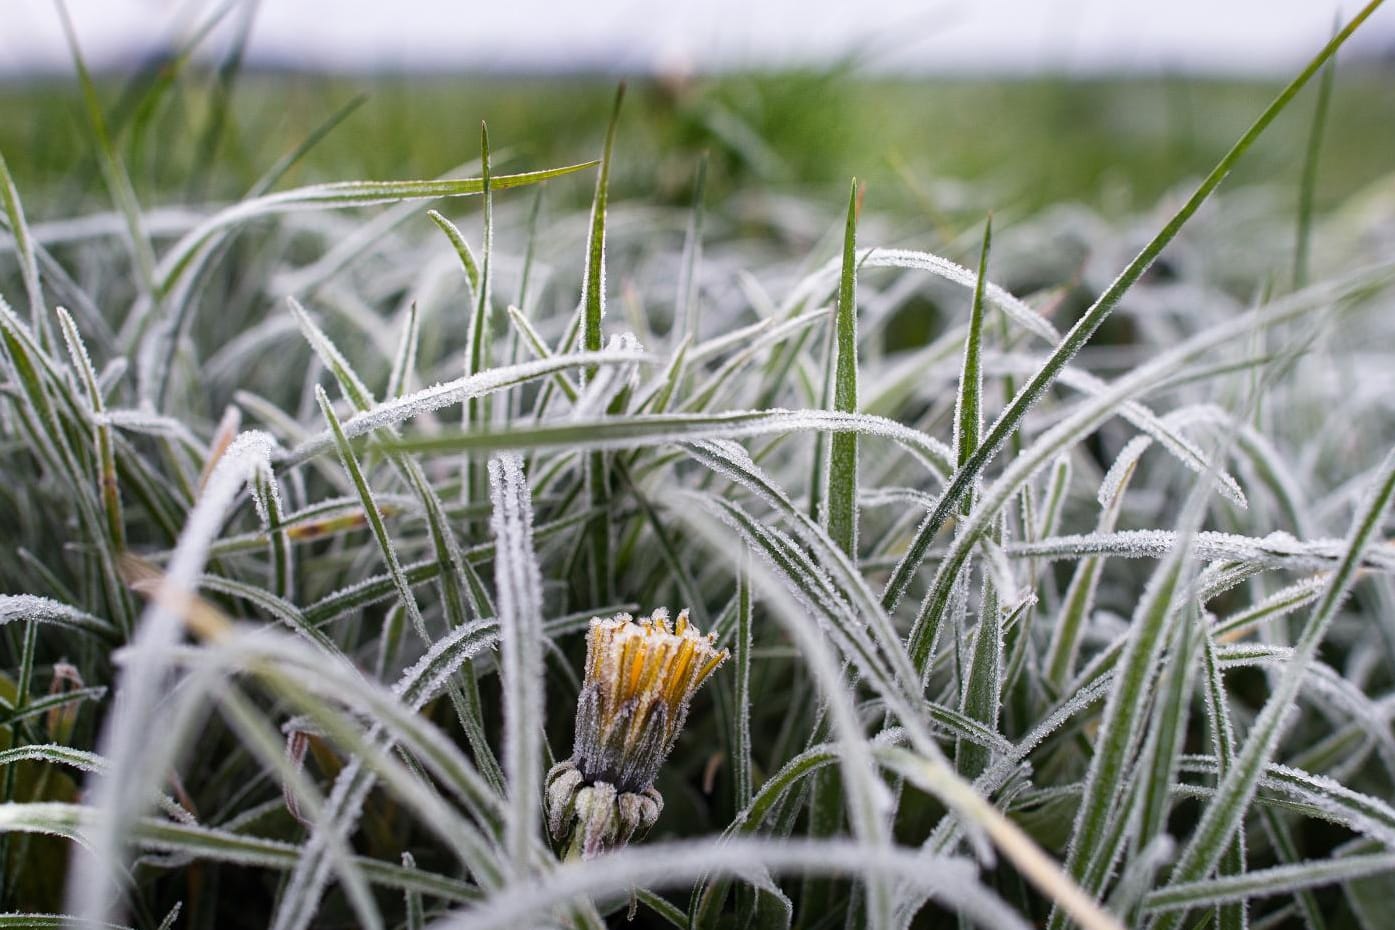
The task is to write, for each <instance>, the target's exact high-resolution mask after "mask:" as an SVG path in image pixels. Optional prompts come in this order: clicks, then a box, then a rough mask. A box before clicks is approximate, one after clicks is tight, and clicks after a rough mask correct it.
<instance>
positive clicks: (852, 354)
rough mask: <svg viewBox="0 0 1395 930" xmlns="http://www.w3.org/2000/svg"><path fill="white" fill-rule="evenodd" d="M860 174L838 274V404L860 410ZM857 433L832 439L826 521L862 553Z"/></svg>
mask: <svg viewBox="0 0 1395 930" xmlns="http://www.w3.org/2000/svg"><path fill="white" fill-rule="evenodd" d="M860 200H861V192H860V190H859V189H858V185H857V179H856V178H854V179H853V181H852V185H851V189H850V190H849V192H848V218H847V222H846V224H845V226H844V231H843V271H842V274H841V275H840V276H839V279H838V313H837V316H836V317H835V319H834V333H835V335H836V339H835V340H834V346H835V347H834V350H833V351H834V359H835V362H834V369H833V408H832V409H834V410H835V411H838V412H839V413H856V412H857V212H858V203H859V201H860ZM857 439H858V437H857V434H856V433H835V434H834V435H833V436H831V437H830V438H829V441H828V490H827V492H826V494H825V502H824V507H825V508H826V512H825V517H824V523H825V525H826V526H827V529H828V535H829V538H831V539H832V540H833V542H834V543H835V544H836V545H837V546H838V547H839V548H840V549H842V550H843V551H844V552H845V553H847V554H848V556H849V557H850V558H854V559H856V558H857Z"/></svg>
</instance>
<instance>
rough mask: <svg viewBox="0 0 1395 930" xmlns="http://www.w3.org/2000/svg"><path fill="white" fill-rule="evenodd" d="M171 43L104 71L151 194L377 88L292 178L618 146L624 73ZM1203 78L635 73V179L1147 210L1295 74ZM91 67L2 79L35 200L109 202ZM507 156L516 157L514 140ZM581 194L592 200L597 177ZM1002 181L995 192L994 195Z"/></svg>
mask: <svg viewBox="0 0 1395 930" xmlns="http://www.w3.org/2000/svg"><path fill="white" fill-rule="evenodd" d="M177 71H178V69H177V67H176V66H175V65H174V64H172V63H169V62H166V63H157V64H155V65H152V66H150V67H148V68H146V69H144V70H143V71H141V72H140V73H139V74H137V75H136V76H134V77H130V78H126V79H123V80H113V79H108V80H105V81H104V82H103V83H102V92H103V104H104V107H105V110H106V113H107V117H108V119H109V121H110V125H111V129H112V132H113V134H114V135H115V136H116V138H118V139H119V142H120V148H121V151H122V152H123V154H124V156H125V158H126V161H127V165H128V168H129V170H130V172H131V174H132V177H133V180H134V183H135V185H136V190H137V193H138V194H139V195H140V197H141V199H142V202H143V203H144V204H145V205H147V206H153V205H159V204H167V203H177V202H187V201H196V200H203V199H205V198H208V197H213V198H217V199H231V198H235V197H238V196H241V195H242V194H243V193H245V191H246V189H247V188H248V187H250V186H251V185H252V183H254V181H255V180H256V178H257V177H258V176H260V175H261V174H262V173H263V172H264V171H265V170H267V168H268V167H269V166H271V165H272V164H273V163H274V162H275V161H276V159H277V158H279V157H281V156H282V155H283V154H285V153H286V152H287V151H289V150H291V149H292V148H294V147H295V146H296V145H297V144H298V143H299V142H300V141H301V140H303V139H304V138H305V137H306V136H307V134H309V133H310V132H312V131H313V130H314V128H315V127H316V126H317V125H320V124H321V123H322V122H323V121H324V120H326V119H327V118H328V117H329V116H330V115H331V114H332V113H334V112H335V111H336V110H337V109H338V108H340V107H342V106H344V105H345V104H346V103H348V102H349V101H352V100H354V99H355V98H357V97H359V96H362V97H363V101H362V103H361V105H360V106H359V107H358V108H357V109H356V110H355V112H353V113H352V114H351V115H350V116H349V117H348V118H347V119H346V120H345V122H344V123H343V124H342V125H340V126H339V127H338V128H337V129H336V130H335V131H334V132H333V133H331V134H330V135H329V136H328V137H327V138H325V139H324V140H323V141H322V142H321V143H320V144H318V145H317V146H316V147H315V149H314V150H313V151H311V152H310V153H309V154H308V155H307V157H306V158H305V159H304V160H303V161H302V162H301V163H300V164H299V165H298V166H297V167H296V168H295V169H294V171H293V173H292V174H290V175H289V176H288V177H287V178H286V179H285V180H283V181H282V185H283V186H284V185H287V184H300V183H309V182H313V181H319V180H345V179H351V178H384V179H386V178H417V177H432V176H435V175H437V174H440V173H442V172H445V171H447V170H449V169H451V168H452V167H454V166H456V165H458V164H460V163H462V162H465V161H468V160H469V159H471V158H472V157H474V156H475V155H477V154H478V138H479V134H478V130H479V122H480V120H486V121H487V122H488V124H489V127H490V135H491V139H492V141H493V145H494V147H495V149H496V150H497V151H499V153H500V155H503V156H504V158H503V159H502V160H501V161H502V164H501V165H500V168H501V170H505V169H508V168H509V167H518V168H522V167H525V166H526V167H542V166H544V165H552V164H560V163H568V162H575V161H581V160H585V159H589V158H592V157H594V156H595V155H596V154H597V153H598V151H599V147H600V138H601V134H602V132H603V129H604V126H605V121H606V114H607V111H608V108H609V106H610V100H611V97H612V95H613V92H614V82H613V81H612V80H611V79H609V78H598V77H592V78H566V79H562V78H522V77H520V78H510V79H501V78H479V77H422V76H414V77H410V78H408V77H400V78H399V77H373V78H334V77H325V76H319V75H306V74H298V73H236V74H220V73H218V72H216V71H215V72H211V73H204V74H197V75H191V74H179V73H177ZM1278 87H1279V84H1278V83H1276V82H1266V81H1240V80H1206V79H1197V78H1158V77H1151V78H1144V77H1135V78H1110V79H1065V78H1060V79H1052V78H1045V79H1043V78H1033V79H1017V80H1002V79H997V80H987V79H985V80H971V79H954V80H950V79H943V78H940V79H925V80H916V81H912V80H905V79H897V80H889V79H869V78H865V77H859V76H857V75H856V74H854V73H853V72H852V71H851V70H848V69H832V70H829V71H826V72H820V73H813V72H805V73H784V74H760V75H732V76H723V77H717V78H700V79H684V78H672V79H645V80H641V81H636V82H631V84H630V87H629V97H628V99H627V102H626V105H625V112H624V115H623V118H622V125H621V138H620V142H619V156H618V162H617V167H616V171H617V178H616V184H617V185H618V191H617V193H618V195H619V196H621V197H637V198H639V199H641V200H644V201H647V202H651V203H652V202H658V203H665V202H674V203H679V202H685V201H686V198H688V197H689V196H690V192H691V185H692V178H693V171H694V167H695V165H696V162H697V160H698V158H699V157H700V156H701V154H702V153H704V152H706V153H709V155H710V158H711V169H710V174H709V186H708V190H709V196H713V197H717V198H725V197H730V196H732V195H735V194H739V193H741V192H743V191H754V190H756V189H757V187H758V188H759V189H760V191H762V192H763V193H769V192H782V191H784V192H797V193H801V194H815V195H817V196H819V197H820V198H822V197H823V196H824V195H825V194H827V195H828V196H831V197H833V199H834V200H835V201H836V200H837V199H839V195H838V193H837V192H839V191H841V190H842V189H843V186H844V185H845V184H846V179H847V178H848V177H849V176H852V175H856V176H858V177H859V178H863V179H865V180H867V181H868V194H867V196H868V198H869V200H868V203H869V205H870V206H872V207H873V208H875V209H883V210H893V211H896V210H904V211H929V212H934V211H939V210H949V211H953V210H954V209H955V208H956V204H955V203H954V198H953V197H946V195H945V194H944V192H943V191H942V190H938V189H937V188H936V186H935V185H936V183H937V182H943V181H960V182H967V184H968V185H969V187H970V188H972V189H973V190H974V191H975V197H976V198H977V200H976V202H975V203H974V204H973V207H974V210H973V212H974V213H976V214H981V209H983V208H987V207H992V208H994V209H999V210H1010V211H1013V212H1028V213H1029V212H1032V211H1034V210H1036V209H1038V208H1041V207H1043V206H1045V205H1048V204H1052V203H1056V202H1059V201H1077V202H1081V203H1084V204H1086V205H1088V206H1090V207H1092V208H1093V209H1096V210H1099V211H1102V212H1104V213H1106V214H1111V215H1117V214H1121V213H1124V212H1128V211H1133V210H1138V209H1143V208H1146V207H1148V206H1150V205H1151V204H1153V203H1154V202H1155V201H1156V200H1157V199H1158V197H1159V196H1161V195H1163V194H1164V193H1166V192H1167V191H1168V190H1169V189H1171V188H1172V187H1174V186H1175V185H1177V184H1179V183H1183V182H1185V181H1187V180H1188V179H1191V178H1195V177H1197V176H1199V175H1200V174H1202V173H1204V172H1205V171H1206V170H1208V169H1209V168H1210V167H1211V166H1212V165H1213V164H1214V163H1215V161H1216V160H1217V159H1218V158H1219V157H1220V155H1221V154H1222V153H1223V152H1224V151H1225V149H1226V148H1227V147H1228V146H1229V145H1230V144H1231V143H1232V142H1233V141H1234V139H1235V138H1236V137H1237V136H1239V134H1240V133H1241V132H1242V131H1243V130H1244V128H1245V127H1246V126H1247V125H1248V123H1249V122H1250V121H1251V120H1252V119H1253V118H1254V116H1255V115H1257V114H1258V113H1259V111H1260V110H1261V109H1262V108H1263V107H1264V105H1265V104H1266V103H1267V102H1268V101H1269V100H1270V99H1271V98H1272V97H1273V95H1274V93H1275V92H1276V91H1277V90H1278ZM1315 100H1316V94H1315V92H1314V89H1313V88H1309V89H1308V90H1307V91H1305V93H1304V95H1303V97H1302V98H1300V100H1299V102H1298V104H1297V105H1296V106H1294V107H1293V108H1291V109H1290V111H1289V112H1287V113H1285V114H1284V115H1283V116H1282V118H1281V119H1280V121H1279V123H1278V124H1276V125H1275V127H1274V128H1273V129H1272V130H1271V132H1270V134H1269V135H1268V136H1267V137H1266V140H1265V143H1264V144H1262V145H1260V146H1259V147H1258V149H1257V151H1256V152H1255V153H1253V154H1252V155H1250V156H1249V157H1247V158H1246V159H1245V160H1244V162H1243V163H1242V166H1241V168H1240V169H1239V171H1238V172H1237V177H1236V178H1235V179H1234V180H1235V182H1237V183H1253V182H1273V183H1275V184H1278V185H1281V186H1283V187H1286V188H1289V189H1292V190H1295V191H1296V189H1297V181H1298V174H1299V171H1300V166H1301V163H1302V160H1303V152H1304V148H1305V146H1306V144H1307V139H1308V135H1309V131H1310V127H1311V121H1312V116H1313V110H1314V104H1315ZM93 150H94V149H93V146H92V144H91V136H90V130H89V129H88V126H87V122H86V118H85V116H84V113H83V110H82V101H81V96H80V94H79V92H78V90H77V84H76V82H75V81H60V80H53V79H47V80H43V81H35V82H28V83H24V82H20V83H11V84H8V85H0V152H3V153H4V156H5V158H6V159H7V160H8V162H9V164H10V167H11V170H12V171H13V172H14V174H15V177H16V180H17V182H18V183H19V185H20V190H21V193H22V194H24V195H25V199H26V204H27V205H28V207H29V209H30V211H31V213H32V214H33V218H34V219H36V220H42V219H45V218H52V217H60V216H71V215H73V213H74V211H75V210H77V209H92V208H95V207H99V206H101V205H102V204H103V203H105V202H107V201H106V200H105V192H104V191H103V189H102V187H101V178H100V173H99V172H98V171H96V170H94V168H95V165H94V164H93V162H92V158H93V155H92V152H93ZM1392 156H1395V76H1392V74H1391V73H1389V72H1388V71H1386V70H1383V69H1381V68H1377V67H1374V66H1367V67H1365V68H1363V69H1361V70H1355V69H1353V70H1351V71H1348V72H1342V73H1339V74H1338V75H1337V81H1336V87H1335V92H1334V95H1333V98H1332V107H1331V113H1330V118H1329V120H1328V123H1327V130H1326V132H1325V134H1324V138H1323V151H1322V161H1321V173H1320V177H1319V184H1318V189H1317V200H1316V203H1317V206H1318V208H1319V209H1322V208H1324V207H1330V206H1332V205H1334V204H1336V203H1338V202H1340V201H1341V200H1343V199H1344V198H1346V197H1347V196H1349V195H1350V194H1352V193H1353V192H1355V191H1357V190H1358V189H1360V188H1362V187H1365V186H1367V185H1369V184H1371V183H1373V182H1375V181H1377V180H1379V179H1381V178H1383V177H1384V176H1385V175H1387V174H1388V172H1389V171H1390V166H1391V164H1392ZM496 160H500V159H499V157H498V156H496ZM565 196H574V197H576V198H577V199H578V203H581V202H582V201H583V200H584V198H585V197H586V196H588V191H587V190H586V185H574V186H571V187H569V188H568V193H567V194H566V195H565ZM984 201H986V203H985V202H984Z"/></svg>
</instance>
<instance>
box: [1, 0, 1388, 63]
mask: <svg viewBox="0 0 1395 930" xmlns="http://www.w3.org/2000/svg"><path fill="white" fill-rule="evenodd" d="M223 2H227V0H222V2H213V0H67V3H68V8H69V10H70V11H71V14H72V18H73V20H74V23H75V25H76V29H77V33H78V38H79V41H80V42H81V44H82V48H83V50H84V53H85V55H86V56H87V58H88V60H89V63H90V64H92V65H93V66H94V67H96V68H103V69H105V68H120V67H122V66H123V65H125V64H129V63H130V62H131V61H132V60H133V59H134V58H137V57H139V56H140V55H142V54H145V53H148V52H150V51H152V50H154V49H158V48H160V47H162V46H164V45H167V44H168V43H169V42H171V41H172V40H175V39H177V38H179V37H180V36H185V35H188V34H189V32H190V31H191V30H192V28H193V26H194V24H196V23H197V22H198V21H200V20H201V19H202V18H203V17H205V16H207V15H208V14H209V13H210V12H211V11H213V10H214V9H216V8H219V7H220V6H222V5H223ZM232 3H233V4H234V7H235V9H234V10H233V12H232V14H231V15H230V16H229V17H228V18H227V19H226V20H225V22H224V23H223V24H222V26H220V29H219V33H216V34H215V35H226V34H229V33H230V32H231V31H232V30H231V29H230V28H229V27H230V26H232V25H234V24H235V22H236V20H237V19H238V18H239V17H240V16H243V15H245V11H246V10H249V9H251V8H252V7H253V6H254V4H253V3H251V2H249V0H232ZM0 5H3V6H4V7H5V8H6V9H5V13H4V16H3V18H0V74H4V73H8V74H14V73H25V72H30V71H34V70H48V71H59V72H65V71H67V69H68V65H67V61H68V54H67V51H66V47H65V45H64V40H63V34H62V29H61V26H60V23H59V18H58V13H57V7H56V3H55V0H0ZM258 6H259V9H257V14H256V20H255V25H254V28H253V32H252V43H251V57H252V59H253V61H260V62H266V63H276V64H289V65H293V66H296V67H302V68H312V69H313V68H327V69H333V70H350V71H357V70H371V69H375V68H387V69H412V68H429V69H463V70H488V69H491V68H514V69H543V70H548V71H558V70H567V69H569V68H593V69H594V68H600V69H604V70H608V71H614V72H622V73H642V72H645V71H649V70H653V69H656V68H668V67H674V66H677V67H688V66H691V67H697V68H722V67H733V66H738V67H739V66H757V67H761V66H777V65H781V64H791V63H798V62H820V61H827V60H829V59H831V58H836V57H838V56H841V55H844V54H846V53H848V52H850V51H854V50H857V49H862V50H865V51H868V52H870V54H868V55H867V56H866V58H867V59H868V60H872V61H875V62H876V66H877V67H878V68H880V69H891V70H903V69H904V70H911V71H951V72H962V71H987V72H1005V71H1007V72H1031V71H1038V70H1043V69H1052V70H1068V71H1098V70H1107V69H1110V68H1115V67H1122V68H1130V69H1146V70H1169V71H1173V70H1198V71H1211V72H1226V73H1266V74H1282V73H1286V72H1289V71H1292V70H1293V69H1294V68H1295V67H1296V66H1297V65H1299V64H1300V63H1301V62H1302V61H1303V60H1304V59H1306V58H1307V56H1309V55H1310V54H1311V53H1312V52H1313V51H1315V50H1316V49H1317V48H1318V47H1319V46H1320V45H1321V44H1322V42H1323V41H1324V40H1325V39H1326V38H1327V37H1328V36H1329V34H1330V32H1331V29H1332V22H1333V17H1334V15H1335V14H1336V13H1337V11H1338V9H1339V8H1340V9H1341V10H1342V12H1344V13H1345V14H1346V15H1351V13H1353V12H1354V11H1355V10H1356V9H1357V8H1359V6H1360V4H1359V3H1358V2H1356V0H1340V2H1338V0H1162V2H1159V0H873V2H860V3H859V2H852V3H849V2H847V0H589V2H577V0H503V2H501V0H261V2H260V4H259V5H258ZM215 47H216V43H215ZM1355 47H1356V48H1358V49H1364V50H1366V51H1384V52H1385V53H1387V54H1388V53H1391V52H1392V51H1395V3H1391V4H1388V5H1387V6H1386V7H1383V8H1382V9H1380V10H1378V11H1377V12H1376V13H1375V15H1374V16H1372V18H1371V20H1370V21H1369V22H1368V24H1367V25H1366V26H1365V27H1364V28H1363V30H1362V32H1361V33H1359V34H1358V36H1357V40H1356V42H1355Z"/></svg>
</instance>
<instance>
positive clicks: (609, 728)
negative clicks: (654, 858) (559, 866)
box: [548, 608, 729, 855]
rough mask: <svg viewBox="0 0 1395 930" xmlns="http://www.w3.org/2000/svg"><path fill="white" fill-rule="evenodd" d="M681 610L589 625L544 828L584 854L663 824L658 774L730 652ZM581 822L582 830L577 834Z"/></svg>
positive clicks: (624, 616) (550, 782)
mask: <svg viewBox="0 0 1395 930" xmlns="http://www.w3.org/2000/svg"><path fill="white" fill-rule="evenodd" d="M713 638H714V637H713V635H712V634H707V635H703V634H702V633H700V632H699V631H698V630H697V628H696V627H694V626H693V625H692V624H690V623H689V622H688V612H687V611H686V610H684V611H681V612H679V614H678V618H677V619H676V620H675V621H674V622H673V624H672V625H670V623H669V620H668V611H667V610H665V609H663V608H659V609H657V610H655V611H654V612H653V614H651V615H650V616H649V617H648V618H647V619H644V620H640V621H638V622H636V621H635V619H634V618H633V617H631V616H630V615H629V614H618V615H617V616H615V617H612V618H608V619H603V618H600V617H597V618H595V619H593V620H592V621H591V629H590V630H589V631H588V633H587V635H586V678H585V681H584V682H583V683H582V688H581V695H580V697H579V698H578V700H577V708H576V736H575V739H574V742H573V745H572V756H571V758H570V759H568V760H567V761H566V762H563V763H561V764H559V765H557V766H556V767H554V768H553V770H552V772H550V773H549V775H548V822H549V826H550V828H551V831H552V834H553V836H554V837H556V838H557V839H559V840H561V839H563V838H564V837H566V836H567V835H569V834H570V835H571V836H572V843H571V846H572V848H573V849H575V850H577V851H578V852H580V853H581V854H582V855H594V854H595V853H596V852H598V851H600V850H602V849H606V848H610V847H612V846H616V845H624V844H625V843H626V842H628V841H629V838H630V836H631V835H632V834H634V833H635V832H637V831H640V830H644V829H648V828H649V827H650V826H652V825H653V823H654V821H655V820H656V819H657V818H658V815H659V811H660V810H661V809H662V807H663V798H662V797H660V796H659V793H658V792H657V791H655V790H654V777H655V775H657V774H658V771H659V767H660V766H661V765H663V762H664V759H666V758H667V757H668V754H669V751H670V750H672V749H673V744H674V742H676V741H677V739H678V734H679V732H680V731H681V730H682V729H683V723H684V721H685V720H686V719H687V717H688V705H689V702H690V701H691V700H692V697H693V694H694V693H696V691H697V689H698V688H699V687H701V686H702V683H703V682H704V681H706V680H707V679H708V677H709V676H711V674H712V673H713V672H714V671H716V669H717V667H718V666H719V665H721V664H722V663H723V662H724V661H726V659H727V656H728V655H729V653H728V652H727V651H726V650H725V649H721V650H718V649H716V648H715V647H714V646H713ZM574 822H575V826H576V829H575V830H574V829H573V824H574Z"/></svg>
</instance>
